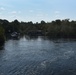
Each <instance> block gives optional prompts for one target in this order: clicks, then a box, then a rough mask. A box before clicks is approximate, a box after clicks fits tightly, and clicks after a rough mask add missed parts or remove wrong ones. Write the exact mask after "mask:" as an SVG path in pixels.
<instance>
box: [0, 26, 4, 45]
mask: <svg viewBox="0 0 76 75" xmlns="http://www.w3.org/2000/svg"><path fill="white" fill-rule="evenodd" d="M4 42H5V35H4V29H3V28H2V27H1V26H0V46H1V45H3V44H4Z"/></svg>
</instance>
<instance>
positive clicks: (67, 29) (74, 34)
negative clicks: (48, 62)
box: [0, 19, 76, 44]
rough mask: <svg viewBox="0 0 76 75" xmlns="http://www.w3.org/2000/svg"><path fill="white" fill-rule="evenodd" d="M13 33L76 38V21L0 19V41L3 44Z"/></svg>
mask: <svg viewBox="0 0 76 75" xmlns="http://www.w3.org/2000/svg"><path fill="white" fill-rule="evenodd" d="M13 33H17V34H19V36H20V35H29V36H48V37H50V38H76V21H74V20H72V21H70V20H69V19H64V20H60V19H57V20H55V21H51V22H45V21H43V20H42V21H41V22H40V23H38V22H36V23H33V22H32V21H30V22H23V21H21V22H19V21H18V20H14V21H12V22H9V21H8V20H6V19H0V43H1V44H2V43H3V42H4V41H5V40H6V38H7V37H8V36H11V35H12V34H13Z"/></svg>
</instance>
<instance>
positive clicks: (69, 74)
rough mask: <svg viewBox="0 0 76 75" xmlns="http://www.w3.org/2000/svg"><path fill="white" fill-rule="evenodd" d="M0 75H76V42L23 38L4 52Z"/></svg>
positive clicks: (8, 43) (8, 44)
mask: <svg viewBox="0 0 76 75" xmlns="http://www.w3.org/2000/svg"><path fill="white" fill-rule="evenodd" d="M0 75H76V41H74V40H69V39H67V40H65V39H48V38H47V37H43V36H42V37H41V36H39V37H38V36H36V37H28V36H25V37H22V38H20V39H19V40H16V39H15V40H13V39H10V40H7V41H6V43H5V45H4V48H3V50H0Z"/></svg>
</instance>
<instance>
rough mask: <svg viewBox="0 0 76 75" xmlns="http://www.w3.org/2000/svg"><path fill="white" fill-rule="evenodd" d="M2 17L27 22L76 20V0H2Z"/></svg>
mask: <svg viewBox="0 0 76 75" xmlns="http://www.w3.org/2000/svg"><path fill="white" fill-rule="evenodd" d="M0 19H7V20H8V21H13V20H15V19H17V20H19V21H25V22H28V21H33V22H40V21H41V20H44V21H46V22H50V21H52V20H56V19H71V20H76V0H0Z"/></svg>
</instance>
